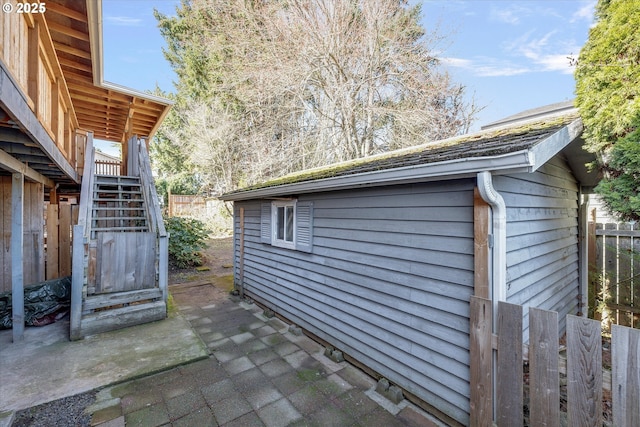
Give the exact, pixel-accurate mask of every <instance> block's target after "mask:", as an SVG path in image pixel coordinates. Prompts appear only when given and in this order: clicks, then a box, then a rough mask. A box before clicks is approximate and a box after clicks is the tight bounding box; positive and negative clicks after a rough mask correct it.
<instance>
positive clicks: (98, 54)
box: [86, 0, 174, 122]
mask: <svg viewBox="0 0 640 427" xmlns="http://www.w3.org/2000/svg"><path fill="white" fill-rule="evenodd" d="M86 2H87V18H88V19H87V20H88V23H87V25H88V26H89V44H90V45H91V63H92V67H93V84H94V85H95V86H97V87H101V88H103V89H108V90H114V91H116V92H120V93H122V94H125V95H130V96H135V97H136V98H141V99H145V100H147V101H153V102H157V103H159V104H164V105H166V106H171V105H173V104H174V101H172V100H170V99H167V98H163V97H160V96H155V95H151V94H148V93H144V92H139V91H137V90H135V89H131V88H128V87H125V86H121V85H118V84H115V83H111V82H107V81H105V80H104V61H103V57H104V56H103V55H104V52H103V43H102V34H103V28H102V0H100V1H95V0H86ZM165 114H166V113H165ZM160 122H161V120H160Z"/></svg>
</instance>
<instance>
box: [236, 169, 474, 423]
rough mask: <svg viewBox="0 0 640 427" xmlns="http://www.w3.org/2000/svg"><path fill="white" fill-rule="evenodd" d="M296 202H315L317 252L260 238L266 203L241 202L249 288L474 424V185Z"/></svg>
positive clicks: (337, 194)
mask: <svg viewBox="0 0 640 427" xmlns="http://www.w3.org/2000/svg"><path fill="white" fill-rule="evenodd" d="M298 200H299V201H306V200H312V201H313V203H314V205H313V227H314V228H313V250H312V253H303V252H299V251H294V250H287V249H282V248H277V247H273V246H270V245H266V244H262V243H260V201H258V202H237V203H236V268H238V266H239V258H238V257H239V255H240V252H239V251H240V245H239V241H238V236H239V215H238V212H239V208H240V207H244V209H245V211H244V218H245V224H244V230H245V242H244V286H245V290H246V291H247V292H248V293H249V294H251V295H252V296H253V297H254V298H255V299H256V300H258V301H261V302H263V303H264V304H266V305H268V306H269V307H271V308H272V309H274V310H275V311H276V312H278V313H281V314H282V315H283V316H285V317H287V318H289V319H290V320H291V321H293V322H296V323H297V324H299V325H301V326H302V327H304V328H306V329H308V330H309V331H311V332H312V333H314V334H316V335H318V336H319V337H321V338H323V339H325V340H326V341H328V342H330V343H331V344H333V345H334V346H336V347H337V348H339V349H341V350H342V351H344V352H345V353H347V354H349V355H351V356H352V357H354V358H356V359H358V360H359V361H361V362H362V363H364V364H365V365H367V366H369V367H370V368H372V369H374V370H376V371H377V372H379V373H380V374H382V375H384V376H385V377H387V378H388V379H389V380H390V381H391V382H392V383H396V384H398V385H400V386H401V387H403V388H405V389H406V390H408V391H409V392H411V393H413V394H415V395H417V396H418V397H420V398H421V399H423V400H425V401H426V402H427V403H429V404H431V405H433V406H435V407H436V408H438V409H439V410H440V411H442V412H444V413H446V414H448V415H449V416H451V417H452V418H454V419H457V420H458V421H460V422H461V423H463V424H466V423H468V412H469V400H468V396H469V382H468V381H469V353H468V346H469V297H470V295H471V294H472V292H473V222H472V221H473V181H460V182H456V183H446V185H444V184H443V183H440V184H424V185H412V186H409V185H407V186H395V187H386V188H378V189H369V190H362V191H343V192H333V193H321V194H317V195H313V196H305V197H302V196H301V197H299V199H298ZM236 273H238V271H237V270H236ZM236 277H238V274H236Z"/></svg>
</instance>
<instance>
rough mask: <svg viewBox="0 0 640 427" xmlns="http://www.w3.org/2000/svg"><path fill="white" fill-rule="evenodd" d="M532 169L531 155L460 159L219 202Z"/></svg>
mask: <svg viewBox="0 0 640 427" xmlns="http://www.w3.org/2000/svg"><path fill="white" fill-rule="evenodd" d="M533 166H534V165H533V158H532V156H531V153H530V151H529V150H521V151H515V152H512V153H507V154H502V155H497V156H488V157H472V158H462V159H455V160H449V161H444V162H437V163H426V164H422V165H414V166H407V167H400V168H393V169H385V170H380V171H372V172H363V173H358V174H353V175H345V176H337V177H333V178H324V179H319V180H312V181H303V182H297V183H292V184H283V185H278V186H273V187H264V188H257V189H255V190H248V191H241V192H237V193H227V194H223V195H222V196H220V197H219V198H220V200H224V201H242V200H251V199H263V198H269V197H277V196H283V195H291V194H302V193H318V192H322V191H332V190H349V189H354V188H361V187H376V186H382V185H394V184H409V183H414V182H426V181H443V180H449V179H460V178H471V177H475V176H476V174H477V173H478V172H481V171H491V172H494V173H498V174H504V173H519V172H531V170H532V168H533Z"/></svg>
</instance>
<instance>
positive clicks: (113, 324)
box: [70, 138, 168, 340]
mask: <svg viewBox="0 0 640 427" xmlns="http://www.w3.org/2000/svg"><path fill="white" fill-rule="evenodd" d="M87 151H88V153H90V155H88V156H87V157H86V159H85V170H86V171H89V173H87V174H85V176H84V177H83V183H82V193H81V197H80V208H79V212H80V213H79V215H78V225H77V226H75V227H74V246H73V251H74V253H73V278H72V297H71V334H70V335H71V339H72V340H76V339H82V338H84V337H85V336H87V335H93V334H97V333H102V332H107V331H111V330H114V329H119V328H124V327H129V326H134V325H138V324H141V323H146V322H152V321H156V320H161V319H164V318H165V317H166V316H167V304H166V301H167V272H168V249H167V248H168V234H167V233H166V230H165V228H164V224H163V221H162V215H161V213H160V207H159V203H158V198H157V194H156V191H155V187H154V184H153V177H152V176H151V166H150V164H149V158H148V153H147V151H146V146H145V142H144V141H142V140H138V139H137V138H132V139H131V140H130V141H129V153H130V155H132V157H133V160H132V164H131V165H130V167H129V168H128V170H130V171H132V172H133V174H135V176H131V175H132V174H130V175H129V176H117V175H98V174H95V173H94V168H93V159H94V156H95V152H94V150H93V147H92V146H90V145H88V150H87ZM75 236H78V237H79V238H78V239H76V237H75Z"/></svg>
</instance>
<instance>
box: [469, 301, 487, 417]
mask: <svg viewBox="0 0 640 427" xmlns="http://www.w3.org/2000/svg"><path fill="white" fill-rule="evenodd" d="M491 304H492V303H491V301H490V300H488V299H484V298H479V297H475V296H472V297H471V303H470V316H471V319H470V337H469V351H470V353H471V356H472V357H471V360H470V379H471V384H472V387H471V400H470V405H471V411H470V412H471V414H470V415H471V417H470V425H471V426H491V425H492V424H493V423H492V420H493V386H492V382H493V369H492V368H493V348H492V344H491V335H492V334H491V325H492V322H493V310H492V306H491Z"/></svg>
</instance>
